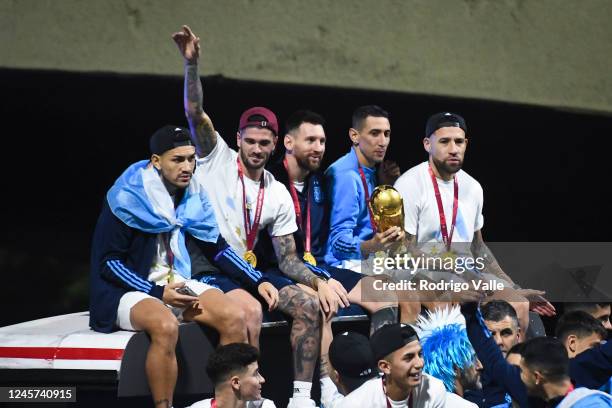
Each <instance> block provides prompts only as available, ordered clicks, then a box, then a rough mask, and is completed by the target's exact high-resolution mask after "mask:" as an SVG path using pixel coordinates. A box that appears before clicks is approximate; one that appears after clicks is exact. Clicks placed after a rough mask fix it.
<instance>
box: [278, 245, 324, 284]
mask: <svg viewBox="0 0 612 408" xmlns="http://www.w3.org/2000/svg"><path fill="white" fill-rule="evenodd" d="M272 245H273V246H274V252H275V253H276V259H277V260H278V267H279V269H280V270H281V271H282V272H283V273H284V274H285V275H287V276H288V277H290V278H291V279H293V280H294V281H296V282H299V283H303V284H304V285H307V286H310V282H311V280H312V279H313V278H314V277H316V276H317V275H315V274H314V273H312V272H311V271H310V270H309V269H308V268H307V267H306V265H304V263H303V262H302V261H301V260H300V259H299V258H298V256H297V253H296V251H295V241H294V240H293V234H287V235H283V236H280V237H272Z"/></svg>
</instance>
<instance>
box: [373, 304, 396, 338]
mask: <svg viewBox="0 0 612 408" xmlns="http://www.w3.org/2000/svg"><path fill="white" fill-rule="evenodd" d="M390 323H397V306H390V307H385V308H383V309H380V310H377V311H376V312H374V313H372V315H371V316H370V336H371V335H372V334H373V333H374V332H375V331H376V330H378V329H380V328H381V327H383V326H384V325H385V324H390Z"/></svg>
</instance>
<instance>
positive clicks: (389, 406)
mask: <svg viewBox="0 0 612 408" xmlns="http://www.w3.org/2000/svg"><path fill="white" fill-rule="evenodd" d="M381 384H382V389H383V395H384V396H385V402H386V403H387V408H391V402H390V401H389V397H387V388H386V387H385V379H384V378H381ZM408 408H412V391H410V395H409V396H408Z"/></svg>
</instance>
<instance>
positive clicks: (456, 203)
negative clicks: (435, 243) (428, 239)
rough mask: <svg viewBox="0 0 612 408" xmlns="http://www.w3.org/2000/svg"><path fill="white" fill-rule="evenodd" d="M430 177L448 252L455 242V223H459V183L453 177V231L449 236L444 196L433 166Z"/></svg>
mask: <svg viewBox="0 0 612 408" xmlns="http://www.w3.org/2000/svg"><path fill="white" fill-rule="evenodd" d="M429 176H430V177H431V182H432V183H433V188H434V191H435V193H436V202H437V203H438V213H439V214H440V229H441V230H442V240H443V241H444V244H445V245H446V250H447V251H450V248H451V242H452V240H453V233H454V232H455V223H456V222H457V209H458V208H459V183H458V182H457V177H456V176H453V195H454V199H453V221H452V223H451V231H450V235H449V234H448V230H447V227H446V216H445V215H444V206H443V205H442V196H441V195H440V188H439V187H438V181H437V180H436V176H435V175H434V172H433V170H432V169H431V166H429Z"/></svg>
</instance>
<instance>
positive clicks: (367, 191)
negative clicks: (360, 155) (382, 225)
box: [357, 160, 376, 233]
mask: <svg viewBox="0 0 612 408" xmlns="http://www.w3.org/2000/svg"><path fill="white" fill-rule="evenodd" d="M357 167H358V168H359V175H360V176H361V184H363V191H364V192H365V201H366V207H367V208H368V214H369V215H370V223H371V224H372V230H373V231H374V233H376V223H375V222H374V214H372V209H371V208H370V192H369V190H368V182H367V181H366V177H365V173H364V172H363V169H362V168H361V164H360V163H359V160H357Z"/></svg>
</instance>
